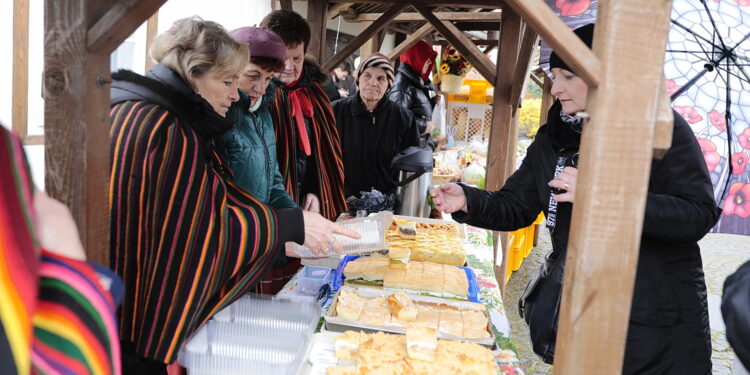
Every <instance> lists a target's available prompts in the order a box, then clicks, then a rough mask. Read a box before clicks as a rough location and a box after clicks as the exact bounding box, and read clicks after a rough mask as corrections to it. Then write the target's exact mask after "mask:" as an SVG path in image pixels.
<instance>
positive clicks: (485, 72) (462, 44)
mask: <svg viewBox="0 0 750 375" xmlns="http://www.w3.org/2000/svg"><path fill="white" fill-rule="evenodd" d="M414 7H415V8H416V9H417V11H418V12H419V13H421V14H422V16H424V18H425V19H426V20H427V22H429V23H430V24H431V25H432V26H433V27H435V29H436V30H437V31H438V32H439V33H440V34H442V35H443V37H444V38H445V39H447V40H448V41H449V42H451V44H452V45H453V47H455V48H456V49H457V50H458V52H460V53H461V54H462V55H463V56H464V57H465V58H466V60H468V61H469V63H470V64H471V65H472V66H474V68H475V69H476V70H477V71H478V72H479V73H480V74H481V75H482V76H484V78H485V79H486V80H488V81H490V82H494V81H495V75H496V73H495V66H494V65H493V64H492V62H491V61H490V60H489V59H488V58H487V56H485V55H484V54H483V53H482V51H481V50H479V48H477V46H475V45H474V43H472V41H471V39H469V37H467V36H466V35H464V33H463V32H461V30H459V29H458V28H456V26H455V25H453V24H452V23H450V22H448V21H440V20H439V19H437V17H435V16H434V15H433V14H432V11H431V10H430V9H428V8H427V7H425V6H423V5H417V4H414Z"/></svg>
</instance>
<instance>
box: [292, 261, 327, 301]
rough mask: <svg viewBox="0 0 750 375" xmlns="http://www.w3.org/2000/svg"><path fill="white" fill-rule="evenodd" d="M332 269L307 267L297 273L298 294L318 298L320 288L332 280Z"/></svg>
mask: <svg viewBox="0 0 750 375" xmlns="http://www.w3.org/2000/svg"><path fill="white" fill-rule="evenodd" d="M332 271H333V270H331V269H330V268H324V267H314V266H305V267H302V269H301V270H300V271H299V273H297V294H304V295H306V296H317V295H318V292H320V287H322V286H323V285H325V284H326V283H328V281H329V280H330V279H331V277H330V276H331V272H332Z"/></svg>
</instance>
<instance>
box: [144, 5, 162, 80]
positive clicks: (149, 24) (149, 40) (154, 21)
mask: <svg viewBox="0 0 750 375" xmlns="http://www.w3.org/2000/svg"><path fill="white" fill-rule="evenodd" d="M158 30H159V11H156V13H154V15H153V16H151V17H149V18H148V21H146V69H145V70H146V71H147V72H148V70H149V69H151V66H152V65H154V63H155V61H154V59H152V58H151V46H152V45H153V44H154V39H155V38H156V33H157V32H158Z"/></svg>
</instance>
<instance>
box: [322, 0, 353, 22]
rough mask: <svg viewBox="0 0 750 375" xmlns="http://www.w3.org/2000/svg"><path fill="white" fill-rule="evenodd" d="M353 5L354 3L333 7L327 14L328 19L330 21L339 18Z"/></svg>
mask: <svg viewBox="0 0 750 375" xmlns="http://www.w3.org/2000/svg"><path fill="white" fill-rule="evenodd" d="M352 4H354V3H338V4H333V5H331V6H330V7H329V8H328V11H327V12H326V19H329V20H330V19H331V18H334V17H337V16H338V15H339V13H341V12H342V11H344V9H346V8H349V7H350V6H352Z"/></svg>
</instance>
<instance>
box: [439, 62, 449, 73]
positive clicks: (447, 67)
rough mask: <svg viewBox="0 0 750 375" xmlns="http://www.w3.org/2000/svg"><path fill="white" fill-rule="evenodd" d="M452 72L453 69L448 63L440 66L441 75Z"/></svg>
mask: <svg viewBox="0 0 750 375" xmlns="http://www.w3.org/2000/svg"><path fill="white" fill-rule="evenodd" d="M450 70H451V67H450V66H448V64H446V63H442V64H441V65H440V72H441V73H448V72H449V71H450Z"/></svg>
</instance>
